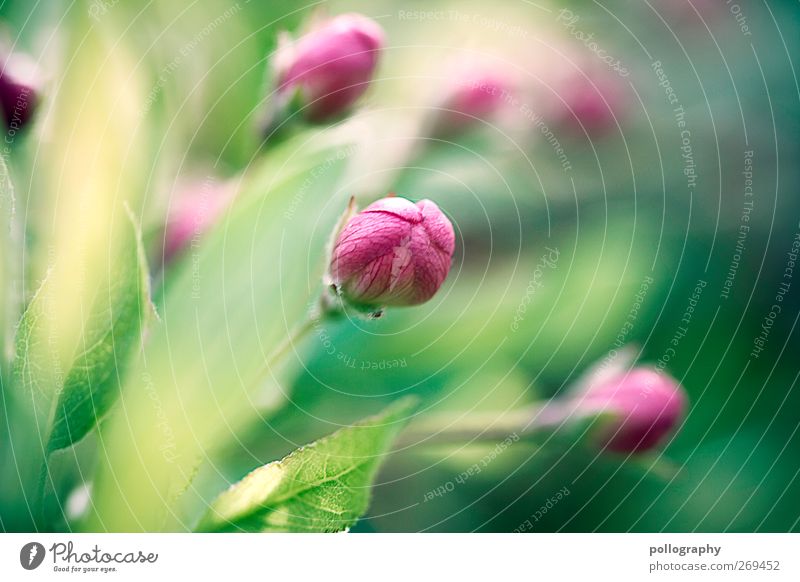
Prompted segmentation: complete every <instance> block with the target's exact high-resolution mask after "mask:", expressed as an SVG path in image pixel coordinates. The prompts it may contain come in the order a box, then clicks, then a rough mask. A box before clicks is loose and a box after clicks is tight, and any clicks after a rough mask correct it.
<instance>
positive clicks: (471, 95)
mask: <svg viewBox="0 0 800 582" xmlns="http://www.w3.org/2000/svg"><path fill="white" fill-rule="evenodd" d="M462 70H463V72H458V73H456V74H455V75H453V77H454V78H456V77H457V78H458V79H459V80H458V82H457V83H456V84H454V85H453V86H451V87H450V88H449V89H448V90H446V91H447V92H446V96H445V98H444V101H443V102H442V104H441V105H440V107H441V108H442V109H443V110H444V111H442V114H441V117H440V118H439V119H438V120H437V122H436V128H435V130H434V133H437V134H449V133H454V132H459V131H463V130H464V129H466V128H467V127H468V126H470V125H472V124H474V123H475V122H476V120H478V119H482V120H488V119H490V118H492V117H493V116H494V115H495V114H496V113H498V112H499V111H500V110H501V109H502V108H503V105H504V104H505V103H506V100H507V99H508V97H509V94H510V91H511V82H510V81H509V79H508V78H507V76H506V75H504V74H501V73H499V72H497V71H490V70H475V69H474V67H469V68H467V66H466V65H464V66H462Z"/></svg>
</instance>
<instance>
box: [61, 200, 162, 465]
mask: <svg viewBox="0 0 800 582" xmlns="http://www.w3.org/2000/svg"><path fill="white" fill-rule="evenodd" d="M129 217H130V220H131V225H130V226H131V228H130V232H129V236H128V237H127V241H126V243H125V244H123V246H122V249H123V255H124V256H123V257H121V258H120V261H119V262H118V263H117V264H115V265H112V270H113V271H114V273H113V274H112V276H111V277H110V281H109V286H108V289H107V292H108V295H107V298H106V297H101V298H100V303H101V305H102V309H101V310H100V311H98V312H95V313H93V315H92V318H91V319H90V321H89V322H88V325H87V331H86V332H85V333H84V341H83V346H84V350H83V351H82V352H81V353H80V354H78V356H77V357H76V358H75V361H74V362H73V363H72V369H71V370H70V371H69V374H68V375H67V377H66V379H65V381H64V388H63V390H62V391H61V394H60V396H59V399H58V403H57V404H56V407H55V412H54V416H53V425H52V427H53V428H52V430H51V432H50V437H49V439H48V442H47V452H48V453H51V452H53V451H57V450H59V449H63V448H66V447H69V446H71V445H73V444H74V443H76V442H77V441H78V440H80V439H81V438H83V437H84V436H86V434H87V433H88V432H89V431H90V430H92V428H93V427H94V426H95V424H97V422H98V421H99V420H100V419H101V418H102V417H103V416H104V415H105V414H106V412H108V410H109V409H110V408H111V406H112V405H113V404H114V402H115V401H116V400H117V397H118V395H119V387H120V385H121V372H122V371H123V369H124V366H125V363H126V361H127V360H128V357H129V355H130V353H131V351H132V350H133V349H134V348H135V347H136V346H138V345H140V343H141V337H142V330H143V326H144V323H145V320H146V317H147V315H148V314H149V313H151V310H152V307H151V305H150V274H149V271H148V267H147V259H146V258H145V252H144V248H143V247H142V234H141V230H140V229H139V226H138V225H137V224H136V222H135V219H134V217H133V216H132V215H130V216H129ZM103 291H104V292H105V291H106V290H105V289H104V290H103Z"/></svg>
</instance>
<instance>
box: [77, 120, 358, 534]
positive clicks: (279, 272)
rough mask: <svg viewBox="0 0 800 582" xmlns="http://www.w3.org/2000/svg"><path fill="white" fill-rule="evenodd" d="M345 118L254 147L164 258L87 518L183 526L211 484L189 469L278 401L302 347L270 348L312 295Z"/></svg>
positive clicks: (117, 526)
mask: <svg viewBox="0 0 800 582" xmlns="http://www.w3.org/2000/svg"><path fill="white" fill-rule="evenodd" d="M352 130H354V129H353V128H351V129H350V130H348V129H347V128H346V127H343V126H340V127H337V128H335V129H334V128H332V129H326V128H323V129H322V130H315V131H313V132H309V133H307V134H304V135H300V136H297V137H296V138H295V139H292V140H289V141H288V142H287V143H286V144H284V145H282V146H281V147H278V148H276V149H275V150H273V151H271V152H270V154H269V155H268V156H264V157H262V158H260V159H259V160H258V161H257V162H256V163H254V164H253V166H252V167H251V168H250V169H249V170H248V172H247V174H246V175H244V176H243V177H242V178H241V182H240V184H241V186H240V188H239V189H238V194H237V199H236V201H235V203H234V204H233V206H232V208H231V209H230V210H229V211H228V213H227V214H226V215H225V216H223V217H221V219H220V220H219V222H218V223H217V225H216V226H215V228H214V229H212V230H211V231H210V232H208V234H207V235H206V236H205V237H203V239H202V240H200V241H199V243H198V244H197V246H196V247H193V248H192V249H190V252H189V253H187V255H186V256H185V257H184V260H183V261H182V262H181V263H180V264H177V265H172V266H171V267H170V269H172V271H171V272H170V273H168V274H166V275H165V283H164V288H163V291H162V292H161V294H160V297H159V298H158V299H157V301H156V304H157V305H158V311H159V314H160V315H161V319H162V321H161V324H160V325H159V326H157V327H155V328H154V329H153V330H152V332H151V333H149V334H148V341H147V344H146V345H145V348H144V351H143V353H142V356H141V357H140V358H139V359H138V360H137V361H136V363H135V364H134V367H133V368H132V369H131V370H130V372H129V374H127V377H128V381H127V383H126V386H125V387H124V388H123V390H122V400H123V402H124V414H118V415H114V416H113V417H111V418H109V419H108V421H107V422H105V423H104V424H103V441H104V443H105V446H106V447H108V449H109V450H113V451H114V454H113V455H108V456H107V457H106V458H104V459H103V461H102V462H101V463H100V464H99V465H98V473H97V478H96V479H95V481H94V488H93V494H94V496H93V505H92V509H93V515H91V516H90V519H92V520H95V521H94V522H93V523H94V524H95V526H96V527H104V528H106V529H110V530H114V531H131V530H133V529H135V530H140V529H142V530H145V531H154V530H158V531H164V530H166V531H174V530H177V531H183V530H184V529H185V527H186V526H185V525H184V524H185V523H186V522H187V521H190V520H192V516H197V515H200V514H201V513H202V511H203V510H204V509H205V508H206V507H208V503H209V501H210V499H213V496H214V494H215V493H216V490H211V489H209V490H206V489H204V488H203V487H202V486H201V485H202V484H199V483H198V482H197V481H194V478H195V475H196V474H197V473H198V470H199V468H200V467H201V466H202V465H203V463H207V462H209V460H210V459H211V458H212V456H213V454H214V453H215V451H218V450H219V449H220V448H221V447H222V446H224V445H225V444H227V443H229V442H231V441H232V440H234V439H236V438H238V436H237V435H239V434H240V433H241V432H242V431H244V430H247V428H248V427H249V426H250V425H251V424H252V423H253V422H256V421H258V419H259V416H260V415H261V414H264V413H265V411H267V412H269V411H270V410H274V409H276V408H278V407H281V406H283V405H284V404H285V402H286V397H287V394H288V392H289V388H290V380H289V379H290V378H291V375H292V374H293V373H294V370H295V366H296V365H297V356H296V355H295V354H294V351H293V350H302V348H303V346H302V345H301V344H300V343H296V344H293V345H291V348H292V349H291V350H289V352H288V353H287V354H285V357H283V358H274V357H273V356H274V354H276V353H278V352H280V351H281V348H282V346H285V345H286V341H287V337H290V336H291V334H292V332H293V331H294V330H295V329H296V328H297V327H298V326H301V325H302V324H303V323H304V322H305V321H307V318H308V313H309V309H310V307H311V305H313V304H314V302H315V300H316V299H317V298H318V297H319V292H320V286H321V284H320V281H321V279H322V274H323V271H324V269H325V266H326V265H325V260H324V248H325V241H326V239H327V235H328V233H329V232H330V230H331V229H332V228H333V226H334V223H335V221H336V218H337V217H338V215H339V213H340V212H341V209H342V208H343V207H344V206H345V204H346V200H347V197H348V196H347V193H346V192H343V191H341V190H339V189H338V187H337V184H338V183H339V180H340V177H341V174H342V171H343V170H344V168H345V166H346V162H347V159H348V152H349V151H350V150H349V149H347V148H349V147H352V146H351V144H353V143H354V140H355V137H354V136H353V134H352V133H351V131H352ZM157 295H158V294H157ZM308 340H309V341H310V340H311V338H308ZM154 403H155V404H154ZM120 410H122V409H120ZM154 427H156V429H155V430H154ZM143 474H146V475H148V476H149V478H148V479H147V480H145V482H143V481H142V479H141V475H143ZM190 483H192V487H189V484H190ZM179 503H180V505H181V506H180V507H177V505H178V504H179Z"/></svg>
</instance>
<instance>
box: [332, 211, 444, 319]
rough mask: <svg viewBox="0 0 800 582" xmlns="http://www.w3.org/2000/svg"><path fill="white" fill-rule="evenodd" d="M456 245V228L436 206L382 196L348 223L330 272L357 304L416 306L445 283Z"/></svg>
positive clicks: (336, 284)
mask: <svg viewBox="0 0 800 582" xmlns="http://www.w3.org/2000/svg"><path fill="white" fill-rule="evenodd" d="M454 248H455V234H454V233H453V226H452V224H450V221H449V220H448V219H447V217H446V216H445V215H444V213H442V211H441V210H439V207H438V206H436V204H434V203H433V202H431V201H430V200H420V201H419V202H417V203H416V204H414V203H413V202H411V201H410V200H406V199H405V198H395V197H389V198H383V199H381V200H378V201H377V202H374V203H373V204H370V205H369V206H367V208H365V209H364V210H363V211H362V212H360V213H358V214H356V215H355V216H354V217H353V218H351V219H350V221H349V222H348V223H347V224H346V226H345V227H344V229H343V230H342V232H341V233H340V234H339V237H338V239H337V240H336V243H335V246H334V248H333V253H332V256H331V263H330V270H329V275H330V279H331V282H332V284H333V285H334V287H335V289H336V290H337V292H338V293H340V294H341V295H342V297H343V298H344V299H345V300H346V301H348V302H350V303H352V304H354V305H356V306H363V307H369V308H376V309H380V308H381V307H383V306H392V305H418V304H420V303H425V302H426V301H428V300H429V299H430V298H431V297H433V295H434V294H435V293H436V291H437V290H438V289H439V287H441V285H442V283H443V282H444V280H445V278H446V277H447V273H448V271H449V270H450V263H451V260H452V257H453V250H454Z"/></svg>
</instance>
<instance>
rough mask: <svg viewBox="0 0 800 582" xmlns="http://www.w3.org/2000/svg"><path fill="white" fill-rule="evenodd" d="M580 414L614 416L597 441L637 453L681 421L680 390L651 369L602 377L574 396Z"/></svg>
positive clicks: (683, 395) (682, 393)
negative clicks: (598, 381) (590, 412)
mask: <svg viewBox="0 0 800 582" xmlns="http://www.w3.org/2000/svg"><path fill="white" fill-rule="evenodd" d="M576 399H577V406H578V408H579V409H581V410H584V411H596V412H606V413H611V414H613V415H615V419H614V421H613V422H611V423H610V425H609V426H607V427H604V428H603V431H602V433H600V434H599V435H598V436H599V439H600V441H601V442H602V444H603V445H604V446H606V447H607V448H608V449H610V450H612V451H617V452H622V453H632V452H640V451H645V450H648V449H651V448H653V447H654V446H656V445H657V444H658V443H659V442H660V441H661V440H662V439H663V438H664V437H665V436H666V435H667V434H668V433H670V432H671V431H672V429H673V428H675V426H677V424H678V423H679V422H680V421H681V419H682V418H683V415H684V412H685V410H686V406H687V398H686V393H685V391H684V389H683V388H682V387H681V385H680V384H678V382H677V381H676V380H675V379H673V378H671V377H670V376H668V375H666V374H664V373H661V372H658V371H656V370H655V369H653V368H644V367H642V368H634V369H633V370H630V371H628V372H621V373H619V374H617V375H615V376H613V377H610V378H605V379H603V380H601V382H600V383H599V384H597V385H595V386H590V387H589V388H588V389H587V390H586V391H585V392H584V393H583V394H581V395H580V396H578V397H576Z"/></svg>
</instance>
